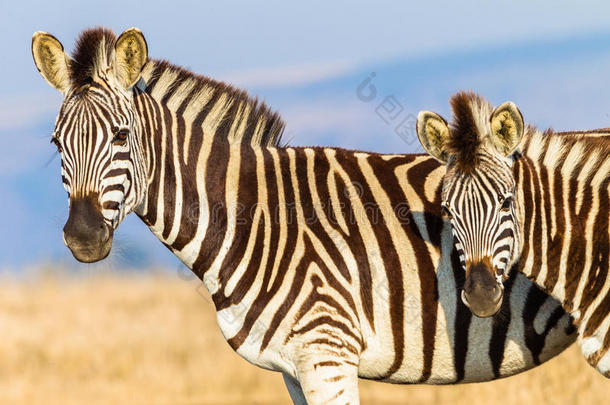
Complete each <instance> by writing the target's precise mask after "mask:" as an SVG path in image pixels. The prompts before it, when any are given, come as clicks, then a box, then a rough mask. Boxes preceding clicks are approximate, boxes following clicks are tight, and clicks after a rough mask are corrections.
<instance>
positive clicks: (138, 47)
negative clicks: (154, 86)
mask: <svg viewBox="0 0 610 405" xmlns="http://www.w3.org/2000/svg"><path fill="white" fill-rule="evenodd" d="M114 57H115V63H114V73H115V75H116V78H117V79H118V80H119V83H121V85H122V86H123V87H124V88H125V89H128V88H130V87H131V86H133V85H134V84H136V83H137V82H138V80H139V79H140V73H141V72H142V68H143V67H144V64H145V63H146V61H147V60H148V46H147V45H146V40H145V39H144V35H142V31H140V30H139V29H137V28H130V29H128V30H126V31H125V32H123V33H122V34H121V36H120V37H119V38H118V39H117V41H116V44H115V46H114Z"/></svg>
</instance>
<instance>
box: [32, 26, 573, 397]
mask: <svg viewBox="0 0 610 405" xmlns="http://www.w3.org/2000/svg"><path fill="white" fill-rule="evenodd" d="M32 49H33V56H34V61H35V62H36V66H37V67H38V69H39V70H40V72H41V74H42V76H43V77H44V78H45V79H46V80H47V81H48V82H49V83H50V84H51V85H52V86H54V87H55V88H57V89H59V90H60V91H62V92H63V93H64V95H65V100H64V102H63V104H62V106H61V109H60V111H59V116H58V118H57V123H56V127H55V131H54V133H53V137H52V140H53V142H54V143H56V144H57V146H58V147H59V150H60V153H61V161H62V181H63V184H64V186H65V188H66V190H67V192H68V194H69V198H70V213H69V218H68V221H67V223H66V226H65V228H64V240H65V242H66V245H67V246H68V247H69V248H70V250H71V251H72V253H73V254H74V256H75V257H76V258H77V259H78V260H80V261H86V262H89V261H96V260H101V259H103V258H104V257H105V256H106V255H107V254H108V251H109V249H110V246H111V243H112V233H113V230H114V229H116V228H117V226H118V225H119V223H120V222H121V220H122V219H123V218H124V217H125V216H126V215H127V214H128V213H129V212H131V211H135V212H136V213H137V215H139V216H140V218H141V219H142V220H143V221H144V222H145V223H146V224H147V225H148V226H149V227H150V229H151V230H152V231H153V233H154V234H155V235H157V236H158V238H159V239H160V240H161V241H162V242H163V243H164V244H165V245H166V246H167V247H168V248H169V249H170V250H172V252H174V253H175V254H176V255H177V256H178V257H179V258H180V259H181V260H182V261H183V262H184V263H185V264H186V265H187V266H189V267H190V268H191V269H193V271H194V272H195V273H196V274H197V275H198V276H199V277H200V278H201V279H202V280H203V281H204V283H205V285H206V287H207V288H208V289H209V291H210V293H211V295H212V298H213V301H214V304H215V307H216V310H217V313H218V323H219V326H220V329H221V331H222V333H223V335H224V336H225V338H226V339H227V341H228V342H229V344H230V345H231V347H232V348H233V349H234V350H236V351H237V352H238V353H239V354H240V355H241V356H242V357H244V358H245V359H246V360H248V361H249V362H251V363H253V364H255V365H258V366H260V367H263V368H267V369H271V370H277V371H281V372H282V373H283V375H284V379H285V382H286V384H287V387H288V389H289V391H290V394H291V396H292V398H293V400H294V402H296V403H305V402H306V401H307V403H309V404H321V403H341V404H344V403H352V404H355V403H358V389H357V377H358V376H360V377H364V378H369V379H377V380H383V381H388V382H395V383H428V384H444V383H456V382H472V381H485V380H491V379H495V378H499V377H503V376H507V375H511V374H514V373H517V372H520V371H523V370H526V369H528V368H531V367H533V366H535V365H537V364H539V363H540V362H542V361H545V360H547V359H548V358H550V357H552V356H554V355H555V354H557V353H559V352H561V351H562V350H563V349H564V348H565V347H567V346H568V345H569V344H571V343H572V342H573V340H574V339H575V337H574V334H573V330H572V327H571V322H570V318H569V317H568V316H566V315H565V314H564V312H563V311H562V310H561V309H560V308H559V307H558V304H557V303H556V302H555V301H554V300H552V299H549V298H548V296H547V295H545V294H542V293H541V292H540V291H539V290H538V289H537V288H536V287H535V286H533V285H532V284H531V283H530V282H529V281H527V280H526V279H525V278H524V277H522V276H515V277H513V278H511V279H510V280H509V287H507V291H508V292H507V295H509V296H510V297H512V298H513V299H511V300H510V301H507V302H506V305H504V307H503V313H502V316H499V317H497V318H495V319H493V320H492V319H478V318H475V317H472V315H471V313H470V312H469V311H468V310H467V309H466V308H465V307H464V306H463V305H462V304H461V303H460V300H459V296H458V294H457V293H456V291H457V288H456V286H458V285H460V284H461V283H462V282H463V276H462V274H461V272H460V271H459V262H458V260H457V256H456V254H455V252H454V251H453V248H452V244H451V240H452V236H451V233H450V231H449V224H448V223H446V222H445V221H443V220H442V218H441V212H440V208H439V197H440V188H439V185H440V180H441V177H442V174H443V173H444V168H443V167H442V166H441V165H440V164H438V163H437V162H436V161H435V160H434V159H432V158H430V157H427V156H421V155H379V154H369V153H361V152H353V151H347V150H343V149H334V148H288V147H281V146H280V145H279V144H280V136H281V133H282V129H283V123H282V121H281V119H280V118H279V116H278V115H277V114H274V113H272V112H270V111H269V109H268V108H267V107H266V106H265V105H264V104H260V103H257V101H256V100H254V99H252V98H250V97H248V96H247V95H246V94H245V93H244V92H242V91H239V90H236V89H233V88H231V87H229V86H227V85H225V84H222V83H218V82H215V81H213V80H210V79H208V78H205V77H202V76H198V75H194V74H192V73H190V72H188V71H186V70H184V69H182V68H179V67H176V66H173V65H171V64H169V63H167V62H160V61H154V60H148V57H147V52H148V51H147V45H146V42H145V40H144V37H143V36H142V34H141V32H140V31H139V30H137V29H130V30H127V31H125V32H124V33H123V34H122V35H121V36H120V37H119V38H118V39H117V38H115V36H114V35H113V34H112V33H111V32H109V31H108V30H105V29H94V30H87V31H85V32H83V33H82V34H81V36H80V39H79V40H78V43H77V46H76V50H75V52H74V54H73V58H69V57H68V56H67V55H66V54H65V53H64V51H63V47H62V45H61V44H60V43H59V41H57V40H56V39H55V38H54V37H52V36H51V35H49V34H46V33H40V32H39V33H36V34H34V37H33V43H32ZM407 204H408V205H407ZM407 208H410V210H408V209H407ZM526 303H527V305H525V304H526Z"/></svg>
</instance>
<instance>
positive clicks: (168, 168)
mask: <svg viewBox="0 0 610 405" xmlns="http://www.w3.org/2000/svg"><path fill="white" fill-rule="evenodd" d="M134 91H135V93H136V94H135V97H134V100H135V104H136V109H137V111H138V113H139V119H140V123H141V124H140V125H141V131H140V133H141V134H142V136H141V139H142V143H143V150H144V154H145V156H146V157H145V159H146V167H147V173H148V186H147V196H146V198H145V201H144V202H143V203H142V204H141V205H140V207H139V209H138V210H137V211H136V212H137V214H138V215H139V216H140V218H141V219H142V220H143V221H144V222H145V223H146V224H147V225H148V226H149V227H150V229H151V230H152V232H153V233H154V234H155V235H156V236H157V237H158V238H159V239H160V240H161V241H162V242H163V243H164V244H165V245H166V246H167V247H168V248H169V249H170V250H172V252H174V253H175V254H176V255H177V256H178V257H179V258H180V259H181V260H182V261H183V262H184V263H185V264H186V265H187V266H189V267H190V268H192V269H193V270H194V271H195V272H196V273H197V275H198V276H199V277H200V278H201V277H202V276H203V274H202V272H201V271H197V269H200V268H201V266H199V265H198V264H197V263H196V262H195V261H196V259H197V258H198V256H199V251H200V247H201V246H202V242H203V239H207V238H211V239H214V238H213V237H212V235H222V234H223V233H224V229H225V227H226V223H222V222H219V221H216V217H215V210H218V209H223V207H224V206H225V203H226V201H225V199H224V198H225V197H224V190H225V183H226V181H227V177H228V176H227V174H226V173H227V171H226V170H225V169H226V167H227V165H228V163H229V150H230V148H234V147H236V146H237V147H241V146H245V145H251V146H276V145H278V144H279V142H280V139H281V135H282V131H283V127H284V123H283V121H282V120H281V118H280V117H279V115H278V114H276V113H273V112H271V110H269V109H268V108H267V106H266V105H265V104H263V103H260V102H258V101H257V100H256V99H254V98H251V97H249V96H248V95H247V94H246V93H245V92H243V91H241V90H237V89H235V88H233V87H231V86H228V85H226V84H224V83H221V82H216V81H214V80H211V79H209V78H207V77H204V76H199V75H195V74H193V73H191V72H189V71H187V70H185V69H182V68H180V67H177V66H174V65H171V64H169V63H167V62H164V61H162V62H160V61H149V62H148V63H147V64H146V66H145V67H144V70H143V73H142V80H141V82H140V83H139V84H138V86H137V88H136V89H135V90H134ZM229 173H230V171H229ZM208 228H209V229H208ZM210 243H218V241H212V242H210Z"/></svg>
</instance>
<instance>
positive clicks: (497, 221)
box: [420, 93, 610, 377]
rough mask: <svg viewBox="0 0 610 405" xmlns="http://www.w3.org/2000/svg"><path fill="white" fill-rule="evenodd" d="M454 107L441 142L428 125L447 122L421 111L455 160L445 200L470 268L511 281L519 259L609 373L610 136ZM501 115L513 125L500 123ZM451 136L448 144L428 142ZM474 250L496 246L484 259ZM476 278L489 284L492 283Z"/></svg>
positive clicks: (473, 100)
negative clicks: (537, 125) (478, 264)
mask: <svg viewBox="0 0 610 405" xmlns="http://www.w3.org/2000/svg"><path fill="white" fill-rule="evenodd" d="M452 106H453V110H454V114H455V117H454V121H453V122H452V126H451V128H446V129H443V130H442V132H443V134H444V135H443V136H441V137H435V136H434V134H432V133H431V132H430V131H426V130H425V129H424V125H423V121H425V120H426V118H425V117H426V116H427V117H430V118H429V119H430V120H431V121H430V123H429V125H428V127H430V128H431V127H433V126H435V127H436V128H441V129H442V128H443V124H442V123H441V120H438V119H436V118H434V116H433V115H430V114H433V113H422V114H420V118H422V125H421V126H420V128H421V129H422V131H421V134H420V138H421V139H423V142H422V143H423V144H424V145H425V146H426V148H427V149H428V151H430V153H431V154H433V155H434V156H436V157H437V158H439V160H441V161H442V160H445V161H446V162H447V163H448V164H447V167H448V169H447V172H446V174H445V178H444V181H443V195H442V200H443V203H444V204H446V205H447V206H448V207H449V208H450V210H451V211H452V212H450V213H449V214H452V220H451V221H452V223H453V231H454V234H455V238H456V246H457V247H458V249H461V250H462V251H463V252H464V253H463V265H464V267H465V268H466V270H467V271H468V270H471V269H472V268H474V267H475V265H473V262H476V261H480V262H485V263H488V264H489V265H488V266H486V267H485V269H484V271H487V272H491V273H492V274H491V275H490V276H489V279H491V277H492V276H497V277H498V280H499V282H502V279H503V278H504V277H505V275H506V274H507V273H508V270H509V269H510V268H511V265H512V264H513V263H516V264H515V266H514V267H515V268H516V269H517V270H518V271H519V272H520V273H523V274H524V275H526V276H527V277H528V278H530V279H531V280H533V281H534V282H535V283H536V284H537V285H538V286H540V287H541V289H543V290H544V291H546V292H548V293H549V294H551V295H552V296H554V297H555V298H557V300H558V301H559V302H561V303H562V306H563V308H564V310H565V311H566V312H568V313H570V314H571V315H572V316H573V317H574V319H575V323H576V325H577V328H578V342H579V344H580V347H581V349H582V352H583V355H584V356H585V358H586V359H587V361H588V362H589V363H590V364H591V365H592V366H593V367H595V368H596V369H597V370H598V371H599V372H600V373H601V374H602V375H604V376H606V377H610V333H608V332H609V330H610V271H609V270H610V263H609V260H610V210H609V204H610V197H609V195H610V194H609V193H610V155H608V147H609V146H610V130H608V129H603V130H594V131H589V132H581V133H578V132H568V133H555V132H553V131H551V130H547V131H545V132H542V131H539V130H537V129H535V128H533V127H527V128H525V129H524V125H523V121H522V118H521V114H520V113H519V112H518V110H517V108H516V107H515V106H514V105H512V103H507V104H504V105H503V106H504V107H503V106H501V107H498V110H501V109H503V108H504V111H508V110H511V111H510V112H506V113H505V114H503V113H500V114H498V113H497V112H493V114H492V108H491V106H490V105H489V104H488V103H487V102H486V101H484V100H483V99H482V98H480V97H478V96H476V95H474V94H468V93H460V94H458V95H456V96H454V97H453V99H452ZM498 110H496V111H498ZM502 114H503V115H502ZM495 117H500V118H498V119H499V120H500V121H502V120H504V121H505V122H501V123H500V122H497V125H494V124H495V123H496V122H495V121H494V119H495ZM433 122H434V123H433ZM442 122H444V121H442ZM465 128H468V129H469V130H464V129H465ZM435 133H439V132H438V131H437V132H435ZM428 135H433V136H431V137H429V136H428ZM443 138H444V141H443V142H436V145H439V144H443V145H445V146H441V147H440V148H438V147H436V146H435V145H434V142H427V141H428V140H431V139H443ZM507 143H508V144H510V145H508V146H507ZM473 145H474V146H473ZM503 146H504V148H503ZM516 147H518V148H519V150H520V152H517V153H516V154H514V153H513V150H515V148H516ZM443 151H444V152H445V153H446V154H445V155H442V153H439V152H443ZM470 245H474V246H477V247H483V246H491V247H492V248H489V249H487V250H484V249H480V250H481V251H482V253H481V252H477V251H476V249H474V248H469V247H468V246H470ZM483 250H484V251H483ZM517 259H519V261H518V262H517ZM515 271H516V270H515ZM471 272H472V270H471ZM466 277H467V281H466V284H468V278H469V277H470V275H468V274H467V275H466ZM470 278H472V277H470ZM472 281H473V284H474V285H475V288H479V289H480V290H481V291H482V290H485V289H486V288H487V287H486V286H484V285H483V284H484V278H483V277H480V278H478V279H476V280H472ZM490 284H493V283H490ZM489 296H491V295H488V297H489ZM488 305H489V306H490V307H495V304H491V303H489V302H488ZM492 312H493V311H492Z"/></svg>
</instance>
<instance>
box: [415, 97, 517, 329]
mask: <svg viewBox="0 0 610 405" xmlns="http://www.w3.org/2000/svg"><path fill="white" fill-rule="evenodd" d="M451 106H452V110H453V114H454V117H453V121H452V123H451V125H447V123H446V121H445V120H444V119H443V118H441V117H440V116H439V115H437V114H435V113H432V112H428V111H422V112H420V113H419V115H418V117H417V134H418V137H419V140H420V142H421V143H422V145H423V146H424V148H425V149H426V151H427V152H428V153H429V154H430V155H432V156H433V157H435V158H436V159H438V160H439V161H441V162H443V163H445V164H446V165H447V171H446V174H445V176H444V178H443V185H442V193H441V198H442V207H443V212H444V215H445V216H446V217H448V218H449V219H450V222H451V225H452V231H453V236H454V241H455V247H456V249H457V251H458V253H459V256H460V261H461V263H462V266H463V267H464V269H465V271H466V277H465V282H464V287H463V290H462V301H463V302H464V304H466V306H468V307H469V308H470V310H471V311H472V312H473V313H474V314H475V315H477V316H479V317H488V316H492V315H494V314H495V313H496V312H497V311H498V310H499V309H500V306H501V304H502V297H503V293H504V289H503V284H502V283H503V281H504V280H505V278H506V277H507V276H508V271H509V270H510V268H511V267H512V265H513V264H514V263H515V261H516V259H517V256H518V254H519V253H520V251H519V250H520V246H521V241H520V238H521V233H520V232H519V222H518V220H517V213H516V194H515V193H516V181H515V177H514V174H513V169H512V166H513V159H514V155H515V154H514V152H515V150H516V149H517V147H518V145H519V143H520V141H521V138H522V137H523V117H522V116H521V113H520V112H519V109H517V107H516V106H515V105H514V104H513V103H511V102H507V103H505V104H502V105H501V106H500V107H498V108H496V109H495V110H493V108H492V106H491V105H490V104H489V103H487V102H486V101H484V100H483V99H482V98H481V97H479V96H477V95H475V94H473V93H458V94H457V95H455V96H453V97H452V99H451Z"/></svg>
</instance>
